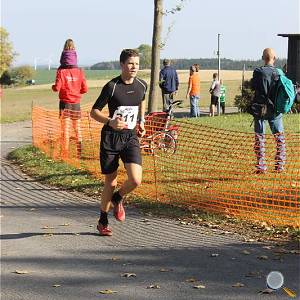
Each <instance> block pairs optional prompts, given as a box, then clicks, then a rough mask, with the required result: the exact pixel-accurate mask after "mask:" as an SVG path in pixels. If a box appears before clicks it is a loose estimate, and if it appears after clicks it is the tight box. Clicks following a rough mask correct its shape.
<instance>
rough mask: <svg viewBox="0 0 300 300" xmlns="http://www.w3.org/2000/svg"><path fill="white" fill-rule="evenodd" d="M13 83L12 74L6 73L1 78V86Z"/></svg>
mask: <svg viewBox="0 0 300 300" xmlns="http://www.w3.org/2000/svg"><path fill="white" fill-rule="evenodd" d="M12 83H13V81H12V80H11V74H10V72H9V71H7V70H6V71H4V72H3V74H2V75H1V77H0V84H1V85H11V84H12Z"/></svg>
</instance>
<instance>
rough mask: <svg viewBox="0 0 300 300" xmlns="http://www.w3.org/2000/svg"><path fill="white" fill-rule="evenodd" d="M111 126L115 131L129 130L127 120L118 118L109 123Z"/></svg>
mask: <svg viewBox="0 0 300 300" xmlns="http://www.w3.org/2000/svg"><path fill="white" fill-rule="evenodd" d="M109 126H110V127H112V128H113V129H114V130H122V129H124V128H127V124H126V122H125V120H124V119H123V118H121V117H117V118H115V119H113V120H111V121H110V122H109Z"/></svg>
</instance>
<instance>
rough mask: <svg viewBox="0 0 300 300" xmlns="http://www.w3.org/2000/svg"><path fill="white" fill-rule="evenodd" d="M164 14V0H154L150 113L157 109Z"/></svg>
mask: <svg viewBox="0 0 300 300" xmlns="http://www.w3.org/2000/svg"><path fill="white" fill-rule="evenodd" d="M162 16H163V0H154V23H153V35H152V57H151V58H152V59H151V80H150V90H149V101H148V113H149V112H153V111H157V103H158V99H159V98H160V93H159V89H160V88H159V85H158V81H159V71H160V43H161V30H162Z"/></svg>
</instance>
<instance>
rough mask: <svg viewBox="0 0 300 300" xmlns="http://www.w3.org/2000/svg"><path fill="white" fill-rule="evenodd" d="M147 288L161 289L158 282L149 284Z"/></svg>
mask: <svg viewBox="0 0 300 300" xmlns="http://www.w3.org/2000/svg"><path fill="white" fill-rule="evenodd" d="M147 289H160V286H159V285H157V284H151V285H148V286H147Z"/></svg>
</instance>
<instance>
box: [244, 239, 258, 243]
mask: <svg viewBox="0 0 300 300" xmlns="http://www.w3.org/2000/svg"><path fill="white" fill-rule="evenodd" d="M245 242H249V243H252V242H256V240H255V239H245Z"/></svg>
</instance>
